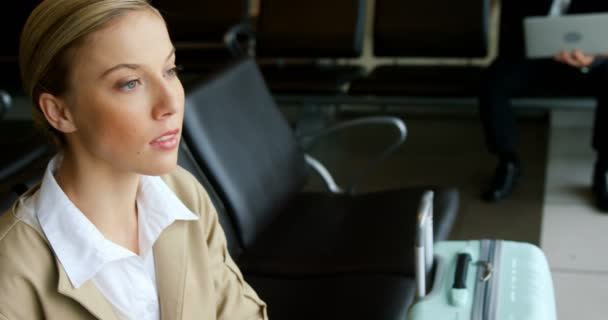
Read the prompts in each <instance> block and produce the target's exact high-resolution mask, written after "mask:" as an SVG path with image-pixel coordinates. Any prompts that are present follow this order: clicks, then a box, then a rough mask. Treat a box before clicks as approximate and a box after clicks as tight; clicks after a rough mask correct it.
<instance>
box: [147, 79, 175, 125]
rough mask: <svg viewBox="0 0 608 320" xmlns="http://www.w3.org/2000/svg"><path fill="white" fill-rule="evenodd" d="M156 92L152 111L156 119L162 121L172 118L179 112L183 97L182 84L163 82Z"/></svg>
mask: <svg viewBox="0 0 608 320" xmlns="http://www.w3.org/2000/svg"><path fill="white" fill-rule="evenodd" d="M154 90H155V91H156V92H155V93H154V96H155V101H154V108H153V110H152V113H153V117H154V119H157V120H161V119H164V118H167V117H170V116H171V115H173V114H175V113H176V112H177V111H178V110H179V108H180V106H179V104H180V97H182V96H183V88H182V86H181V84H176V83H171V82H167V81H163V82H161V83H159V85H158V86H157V87H156V88H155V89H154ZM181 100H183V99H181Z"/></svg>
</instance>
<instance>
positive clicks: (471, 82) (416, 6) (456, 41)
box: [349, 0, 490, 98]
mask: <svg viewBox="0 0 608 320" xmlns="http://www.w3.org/2000/svg"><path fill="white" fill-rule="evenodd" d="M375 8H376V9H375V18H374V32H373V37H374V47H373V48H374V55H375V56H377V57H401V58H403V57H433V58H445V57H454V58H483V57H485V56H486V55H487V53H488V41H489V37H488V32H489V12H490V1H488V0H465V1H450V0H432V1H402V0H376V1H375ZM481 71H482V67H479V66H462V65H455V66H451V65H403V64H399V65H398V64H385V65H380V66H378V67H376V68H375V69H374V70H372V72H371V73H370V74H369V75H367V76H365V77H361V78H359V79H356V80H354V81H353V82H352V83H351V85H350V88H349V94H350V95H355V96H362V95H363V96H367V95H369V96H397V97H398V96H404V97H412V96H414V97H433V98H437V97H444V98H452V97H475V96H477V93H478V88H479V81H480V76H481Z"/></svg>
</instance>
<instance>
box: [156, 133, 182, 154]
mask: <svg viewBox="0 0 608 320" xmlns="http://www.w3.org/2000/svg"><path fill="white" fill-rule="evenodd" d="M178 138H179V129H175V130H171V131H167V132H165V133H164V134H163V135H162V136H160V137H158V138H156V139H154V140H152V141H151V142H150V146H152V148H154V149H158V150H173V149H175V147H176V146H177V141H178Z"/></svg>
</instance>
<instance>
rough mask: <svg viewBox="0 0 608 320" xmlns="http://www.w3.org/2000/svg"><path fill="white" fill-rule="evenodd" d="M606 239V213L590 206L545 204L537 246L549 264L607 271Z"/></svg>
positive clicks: (574, 268)
mask: <svg viewBox="0 0 608 320" xmlns="http://www.w3.org/2000/svg"><path fill="white" fill-rule="evenodd" d="M606 243H608V215H606V214H603V213H600V212H598V211H597V210H595V209H594V208H593V207H592V206H580V205H545V207H544V210H543V220H542V231H541V248H542V249H543V250H544V251H545V254H546V255H547V258H548V259H549V264H550V265H551V267H552V268H558V269H560V268H561V269H572V270H580V271H596V272H597V271H601V272H608V255H607V254H606ZM607 288H608V287H607Z"/></svg>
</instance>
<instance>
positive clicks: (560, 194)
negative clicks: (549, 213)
mask: <svg viewBox="0 0 608 320" xmlns="http://www.w3.org/2000/svg"><path fill="white" fill-rule="evenodd" d="M594 161H595V159H594V157H593V156H591V155H575V156H555V157H552V158H550V159H549V163H548V165H547V175H546V176H547V178H546V187H545V204H546V205H580V206H584V207H588V206H590V205H591V201H592V198H591V189H590V188H591V175H592V172H593V163H594Z"/></svg>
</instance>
